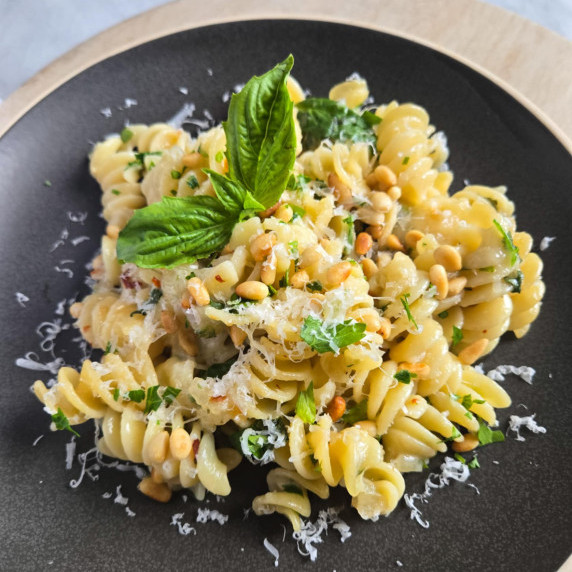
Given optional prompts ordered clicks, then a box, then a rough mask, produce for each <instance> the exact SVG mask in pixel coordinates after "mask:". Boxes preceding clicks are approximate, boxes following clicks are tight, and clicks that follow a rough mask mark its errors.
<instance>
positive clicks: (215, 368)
mask: <svg viewBox="0 0 572 572" xmlns="http://www.w3.org/2000/svg"><path fill="white" fill-rule="evenodd" d="M237 359H238V354H237V355H235V356H233V357H231V358H230V359H229V360H227V361H224V362H222V363H213V364H212V365H210V366H209V367H208V368H207V369H206V370H204V371H201V372H200V373H201V375H199V372H198V371H197V377H202V378H204V379H206V378H207V377H217V378H219V379H220V378H221V377H222V376H223V375H226V374H227V373H228V372H229V371H230V368H231V367H232V364H233V363H234V362H235V361H236V360H237Z"/></svg>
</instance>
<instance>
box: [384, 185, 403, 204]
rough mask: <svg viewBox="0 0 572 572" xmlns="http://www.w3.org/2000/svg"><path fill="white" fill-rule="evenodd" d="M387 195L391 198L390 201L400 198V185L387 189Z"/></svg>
mask: <svg viewBox="0 0 572 572" xmlns="http://www.w3.org/2000/svg"><path fill="white" fill-rule="evenodd" d="M386 192H387V196H388V197H389V198H390V199H391V200H392V201H398V200H399V199H400V198H401V187H397V186H394V187H391V189H387V191H386Z"/></svg>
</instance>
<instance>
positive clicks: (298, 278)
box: [290, 270, 310, 288]
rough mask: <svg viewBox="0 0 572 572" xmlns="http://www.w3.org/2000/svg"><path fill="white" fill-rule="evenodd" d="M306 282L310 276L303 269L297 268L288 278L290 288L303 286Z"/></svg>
mask: <svg viewBox="0 0 572 572" xmlns="http://www.w3.org/2000/svg"><path fill="white" fill-rule="evenodd" d="M308 282H310V276H309V275H308V273H307V272H306V271H305V270H298V272H295V273H294V274H293V275H292V278H290V285H291V286H292V288H304V286H306V284H308Z"/></svg>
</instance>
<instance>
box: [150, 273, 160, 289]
mask: <svg viewBox="0 0 572 572" xmlns="http://www.w3.org/2000/svg"><path fill="white" fill-rule="evenodd" d="M151 282H153V286H155V288H161V280H159V279H158V278H155V276H153V278H151Z"/></svg>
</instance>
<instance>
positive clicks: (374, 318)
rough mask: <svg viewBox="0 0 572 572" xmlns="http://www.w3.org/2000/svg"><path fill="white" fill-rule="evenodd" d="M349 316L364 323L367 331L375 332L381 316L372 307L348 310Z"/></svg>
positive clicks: (379, 325) (379, 326) (379, 324)
mask: <svg viewBox="0 0 572 572" xmlns="http://www.w3.org/2000/svg"><path fill="white" fill-rule="evenodd" d="M349 315H350V317H351V318H353V319H354V320H355V321H356V322H360V323H361V324H365V329H366V331H368V332H377V331H378V330H379V329H380V328H381V318H380V317H379V314H378V313H377V310H374V309H373V308H359V309H357V310H353V311H352V312H350V314H349Z"/></svg>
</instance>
